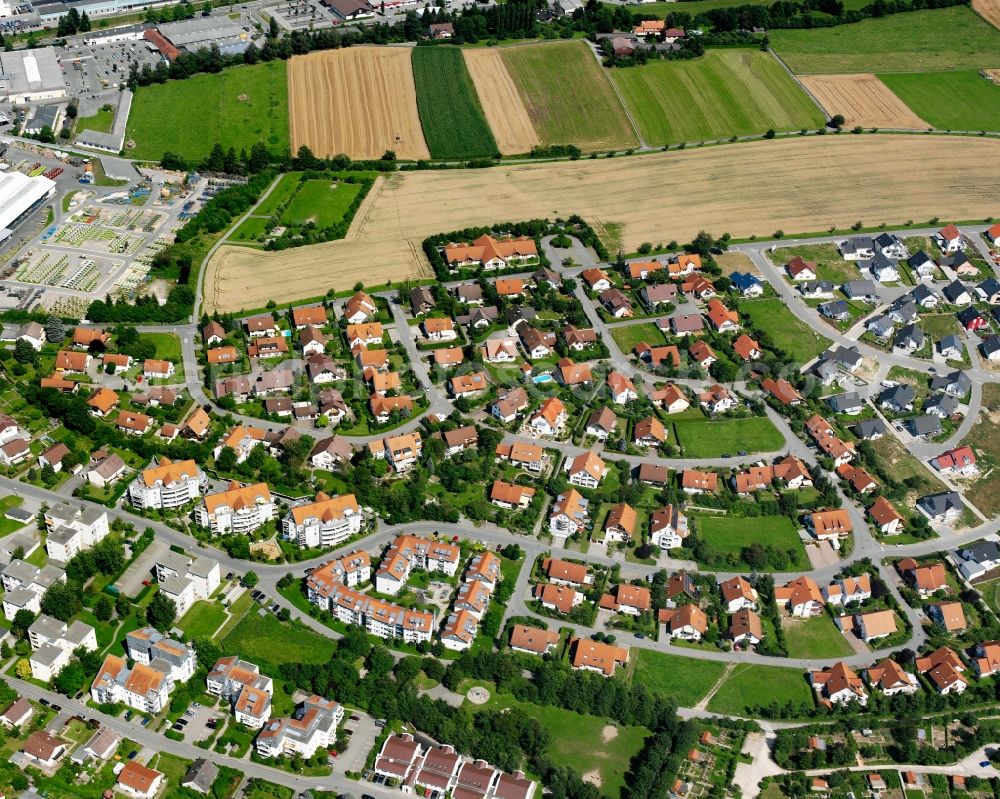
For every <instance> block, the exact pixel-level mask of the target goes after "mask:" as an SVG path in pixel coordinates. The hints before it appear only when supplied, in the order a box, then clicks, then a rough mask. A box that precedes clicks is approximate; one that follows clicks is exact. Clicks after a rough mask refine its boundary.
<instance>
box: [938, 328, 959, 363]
mask: <svg viewBox="0 0 1000 799" xmlns="http://www.w3.org/2000/svg"><path fill="white" fill-rule="evenodd" d="M937 351H938V355H940V356H941V357H942V358H946V359H947V360H949V361H960V360H962V358H963V356H964V355H965V345H964V344H962V339H960V338H959V337H958V336H956V335H954V334H950V335H947V336H945V337H944V338H940V339H938V341H937Z"/></svg>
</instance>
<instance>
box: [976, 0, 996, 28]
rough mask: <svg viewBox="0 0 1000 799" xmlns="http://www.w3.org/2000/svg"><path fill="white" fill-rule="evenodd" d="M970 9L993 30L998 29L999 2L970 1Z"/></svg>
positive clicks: (994, 0)
mask: <svg viewBox="0 0 1000 799" xmlns="http://www.w3.org/2000/svg"><path fill="white" fill-rule="evenodd" d="M972 9H973V11H975V12H976V13H977V14H979V16H981V17H982V18H983V19H985V20H986V21H987V22H988V23H990V25H992V26H993V27H994V28H1000V0H972Z"/></svg>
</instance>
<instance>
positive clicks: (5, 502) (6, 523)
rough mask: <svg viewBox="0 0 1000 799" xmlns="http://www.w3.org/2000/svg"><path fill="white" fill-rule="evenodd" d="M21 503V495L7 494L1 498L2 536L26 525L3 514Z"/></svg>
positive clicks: (0, 528) (0, 534)
mask: <svg viewBox="0 0 1000 799" xmlns="http://www.w3.org/2000/svg"><path fill="white" fill-rule="evenodd" d="M20 504H21V497H15V496H6V497H3V498H2V499H0V537H2V536H5V535H10V534H11V533H14V532H17V531H18V530H20V529H21V528H22V527H24V526H25V525H23V524H22V523H21V522H15V521H14V520H13V519H7V518H5V517H4V515H3V514H4V513H6V512H7V511H8V510H10V509H11V508H14V507H18V506H20ZM28 524H31V522H28Z"/></svg>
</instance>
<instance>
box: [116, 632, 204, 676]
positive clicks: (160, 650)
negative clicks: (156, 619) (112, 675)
mask: <svg viewBox="0 0 1000 799" xmlns="http://www.w3.org/2000/svg"><path fill="white" fill-rule="evenodd" d="M125 649H126V651H127V652H128V656H129V657H130V658H131V659H132V660H134V661H135V662H136V663H140V664H142V665H143V666H150V667H151V668H154V669H156V670H157V671H161V672H163V673H164V674H166V675H167V676H169V677H170V680H171V682H175V683H177V682H187V681H188V680H190V679H191V677H193V676H194V670H195V668H196V666H197V659H196V657H195V654H194V650H193V649H189V648H188V647H186V646H184V644H182V643H179V642H177V641H174V640H172V639H170V638H167V637H166V636H165V635H163V633H161V632H160V631H159V630H157V629H156V628H154V627H143V628H141V629H139V630H132V632H130V633H128V634H127V635H126V636H125Z"/></svg>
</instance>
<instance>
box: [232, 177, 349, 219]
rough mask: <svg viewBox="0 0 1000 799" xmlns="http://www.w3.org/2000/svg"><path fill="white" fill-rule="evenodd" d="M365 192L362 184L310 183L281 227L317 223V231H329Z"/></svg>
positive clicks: (338, 182)
mask: <svg viewBox="0 0 1000 799" xmlns="http://www.w3.org/2000/svg"><path fill="white" fill-rule="evenodd" d="M362 188H363V185H362V184H361V183H344V182H343V181H334V180H330V179H322V180H307V181H306V182H305V183H303V184H302V188H301V189H299V192H298V194H296V195H295V199H294V200H292V202H291V203H290V204H289V206H288V208H287V209H286V210H285V212H284V213H283V214H282V215H281V223H282V224H283V225H304V224H306V223H307V222H314V223H315V224H316V227H318V228H325V227H330V226H331V225H333V224H336V223H337V222H340V221H342V220H343V218H344V215H345V214H346V213H347V211H348V209H349V208H350V207H351V203H352V202H354V198H355V197H357V196H358V193H359V192H360V191H361V189H362ZM247 221H250V220H247Z"/></svg>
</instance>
